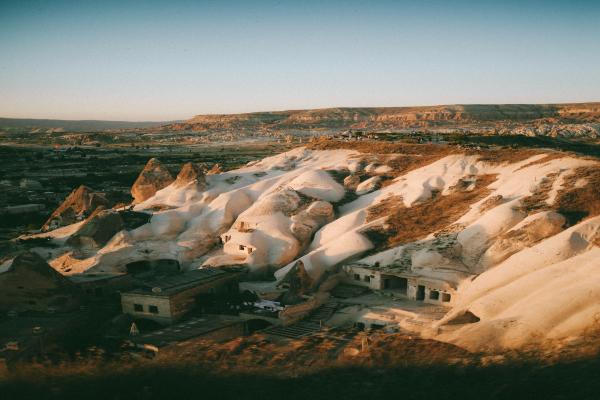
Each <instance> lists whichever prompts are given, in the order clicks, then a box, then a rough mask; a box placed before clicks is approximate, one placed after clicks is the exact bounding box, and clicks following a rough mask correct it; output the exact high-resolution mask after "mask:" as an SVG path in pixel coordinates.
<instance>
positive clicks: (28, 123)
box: [0, 118, 177, 132]
mask: <svg viewBox="0 0 600 400" xmlns="http://www.w3.org/2000/svg"><path fill="white" fill-rule="evenodd" d="M174 122H177V121H162V122H160V121H159V122H156V121H139V122H137V121H136V122H131V121H101V120H79V121H75V120H62V119H21V118H0V128H31V129H62V130H64V131H71V132H95V131H103V130H107V129H135V128H152V127H157V126H161V125H165V124H170V123H174Z"/></svg>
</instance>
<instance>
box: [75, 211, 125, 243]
mask: <svg viewBox="0 0 600 400" xmlns="http://www.w3.org/2000/svg"><path fill="white" fill-rule="evenodd" d="M124 226H125V225H124V222H123V218H121V215H120V214H119V213H118V212H117V211H115V210H104V209H101V208H98V209H96V211H95V212H94V213H93V214H92V215H90V217H89V218H88V219H87V220H86V221H85V222H84V223H83V225H81V227H79V229H78V230H77V232H75V233H74V234H73V235H72V236H71V237H70V238H69V239H68V240H67V244H68V245H69V246H85V247H95V248H99V247H102V246H104V245H105V244H106V243H108V241H109V240H110V239H111V238H112V237H113V236H114V235H115V234H116V233H117V232H119V231H120V230H122V229H123V228H124Z"/></svg>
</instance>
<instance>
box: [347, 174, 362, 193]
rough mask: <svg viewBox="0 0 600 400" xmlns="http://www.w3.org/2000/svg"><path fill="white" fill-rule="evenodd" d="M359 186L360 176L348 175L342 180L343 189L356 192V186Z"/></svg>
mask: <svg viewBox="0 0 600 400" xmlns="http://www.w3.org/2000/svg"><path fill="white" fill-rule="evenodd" d="M358 185H360V176H358V175H348V176H347V177H345V178H344V187H345V188H346V189H348V190H356V188H357V186H358Z"/></svg>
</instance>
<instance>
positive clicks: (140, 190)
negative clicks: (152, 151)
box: [131, 158, 173, 204]
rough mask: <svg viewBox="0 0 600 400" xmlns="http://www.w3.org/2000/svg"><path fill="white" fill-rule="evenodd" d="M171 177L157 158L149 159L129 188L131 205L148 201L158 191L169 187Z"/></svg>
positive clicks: (171, 180)
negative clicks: (131, 199)
mask: <svg viewBox="0 0 600 400" xmlns="http://www.w3.org/2000/svg"><path fill="white" fill-rule="evenodd" d="M172 182H173V177H172V176H171V173H170V172H169V170H168V169H167V168H165V167H164V166H163V165H162V164H161V163H160V161H159V160H158V159H157V158H151V159H150V160H149V161H148V163H147V164H146V166H145V167H144V169H143V170H142V172H140V175H139V176H138V178H137V179H136V180H135V183H134V184H133V186H132V187H131V195H132V196H133V199H134V200H133V203H134V204H138V203H141V202H142V201H144V200H146V199H149V198H150V197H152V196H154V194H155V193H156V192H157V191H159V190H160V189H162V188H164V187H167V186H169V185H170V184H171V183H172Z"/></svg>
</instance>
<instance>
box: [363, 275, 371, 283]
mask: <svg viewBox="0 0 600 400" xmlns="http://www.w3.org/2000/svg"><path fill="white" fill-rule="evenodd" d="M363 280H364V281H365V282H371V277H370V276H369V275H365V277H364V278H363Z"/></svg>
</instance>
